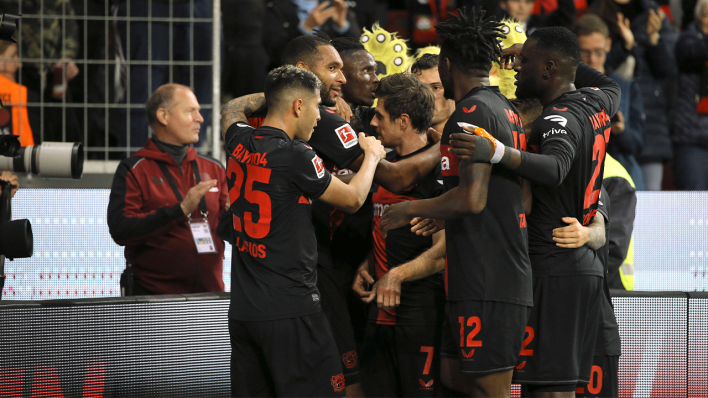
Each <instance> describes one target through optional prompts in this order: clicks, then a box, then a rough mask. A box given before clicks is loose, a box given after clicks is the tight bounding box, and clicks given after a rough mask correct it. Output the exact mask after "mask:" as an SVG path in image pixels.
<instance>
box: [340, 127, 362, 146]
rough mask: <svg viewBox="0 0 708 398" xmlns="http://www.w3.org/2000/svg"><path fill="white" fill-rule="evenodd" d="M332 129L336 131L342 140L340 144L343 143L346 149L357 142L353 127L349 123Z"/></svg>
mask: <svg viewBox="0 0 708 398" xmlns="http://www.w3.org/2000/svg"><path fill="white" fill-rule="evenodd" d="M334 131H335V132H336V133H337V137H338V138H339V141H341V142H342V145H344V148H346V149H349V148H351V147H353V146H354V145H356V144H358V143H359V139H358V138H357V136H356V132H354V129H353V128H352V126H350V125H349V123H347V124H345V125H343V126H342V127H340V128H338V129H336V130H334Z"/></svg>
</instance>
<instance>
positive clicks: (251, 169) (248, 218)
mask: <svg viewBox="0 0 708 398" xmlns="http://www.w3.org/2000/svg"><path fill="white" fill-rule="evenodd" d="M270 171H271V170H270V169H266V168H265V167H259V166H254V165H252V164H246V176H247V178H246V184H245V189H243V188H244V183H243V182H244V181H243V180H244V174H243V168H241V165H240V164H239V163H238V162H237V161H235V160H233V159H229V166H228V168H227V169H226V177H227V178H229V179H231V178H233V177H232V176H233V175H234V174H235V175H236V178H235V179H234V185H233V187H231V189H229V201H230V202H231V206H233V205H234V203H235V202H236V199H238V198H239V197H240V196H241V191H242V190H243V191H244V192H243V197H244V199H246V200H247V201H248V202H249V203H252V204H255V205H258V221H257V222H254V221H253V218H254V217H253V213H251V212H250V211H246V212H244V213H243V221H244V222H243V228H242V227H241V218H240V217H239V216H237V215H235V214H234V229H235V230H236V231H239V232H241V231H243V229H245V230H246V234H248V236H250V237H251V238H254V239H262V238H265V237H266V235H268V232H270V221H271V202H270V196H268V194H267V193H265V192H263V191H257V190H254V189H253V183H254V182H260V183H263V184H268V182H270Z"/></svg>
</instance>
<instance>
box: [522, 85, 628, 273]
mask: <svg viewBox="0 0 708 398" xmlns="http://www.w3.org/2000/svg"><path fill="white" fill-rule="evenodd" d="M615 97H616V98H615ZM613 103H615V104H616V103H619V97H618V93H615V92H614V91H609V90H608V91H603V90H600V89H597V88H582V89H580V90H576V91H571V92H568V93H565V94H563V95H561V96H560V97H558V98H557V99H556V100H554V101H552V102H551V103H550V104H548V105H547V106H546V107H545V108H544V110H543V113H542V114H541V116H539V117H538V119H536V121H535V122H534V127H533V131H532V132H531V134H530V136H529V144H530V146H531V150H532V151H534V152H540V153H544V148H545V147H546V146H548V145H549V144H552V146H553V147H554V150H558V151H562V152H564V155H565V156H567V157H568V158H569V159H572V163H571V165H570V169H569V170H568V173H567V175H566V176H565V179H564V180H563V182H562V183H561V184H560V185H559V186H544V185H540V184H533V210H532V211H531V214H530V216H529V255H530V258H531V264H532V266H533V273H534V276H557V275H597V276H600V277H602V276H604V274H603V268H602V263H601V262H600V260H599V259H598V258H597V255H596V253H595V252H594V251H592V250H591V249H590V248H589V247H587V246H583V247H580V248H577V249H565V248H561V247H558V246H556V243H555V242H554V241H553V229H555V228H560V227H565V226H567V224H566V223H564V222H563V221H562V218H563V217H575V218H576V219H577V220H578V221H579V222H581V223H582V224H583V225H586V226H587V225H588V224H590V223H591V222H592V219H593V218H594V217H595V214H596V213H597V199H598V196H599V195H600V188H601V186H602V176H603V171H604V165H605V146H606V144H607V141H608V139H609V138H610V127H611V123H610V118H611V117H612V116H613V115H614V110H613V109H614V108H613ZM546 149H547V148H546Z"/></svg>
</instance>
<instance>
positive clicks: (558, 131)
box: [543, 129, 568, 138]
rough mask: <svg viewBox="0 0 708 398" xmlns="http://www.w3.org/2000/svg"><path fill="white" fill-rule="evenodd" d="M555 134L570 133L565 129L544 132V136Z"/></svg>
mask: <svg viewBox="0 0 708 398" xmlns="http://www.w3.org/2000/svg"><path fill="white" fill-rule="evenodd" d="M553 134H568V133H567V132H566V131H565V130H563V129H550V130H549V131H548V132H547V133H543V138H546V137H548V136H549V135H553Z"/></svg>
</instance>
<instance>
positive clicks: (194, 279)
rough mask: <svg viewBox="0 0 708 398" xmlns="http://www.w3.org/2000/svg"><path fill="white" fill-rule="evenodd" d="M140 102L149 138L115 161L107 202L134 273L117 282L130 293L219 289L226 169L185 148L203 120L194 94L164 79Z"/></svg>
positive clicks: (112, 229)
mask: <svg viewBox="0 0 708 398" xmlns="http://www.w3.org/2000/svg"><path fill="white" fill-rule="evenodd" d="M145 108H146V112H147V119H148V124H150V126H151V127H152V129H153V130H154V132H155V136H154V137H153V138H151V139H149V140H148V142H147V145H146V146H145V148H143V149H141V150H139V151H138V152H136V153H135V154H134V155H133V156H132V157H130V158H128V159H125V160H123V161H121V163H120V165H119V166H118V170H117V171H116V175H115V177H114V179H113V186H112V188H111V196H110V202H109V203H108V228H109V230H110V233H111V236H112V237H113V240H115V241H116V243H118V244H119V245H121V246H125V256H126V259H127V261H128V262H129V264H131V265H132V267H131V268H132V273H133V275H134V281H130V280H126V279H130V278H121V279H122V281H121V282H122V283H121V285H122V287H124V288H126V290H129V289H127V286H130V283H131V282H132V285H133V289H132V294H134V295H145V294H181V293H200V292H214V291H223V290H224V282H223V280H222V266H223V255H224V243H223V241H222V240H221V239H219V238H218V237H217V235H216V228H217V225H218V223H219V219H220V217H221V216H222V215H223V214H224V212H225V207H226V204H227V188H226V173H225V172H224V168H223V166H222V165H221V164H220V163H219V162H217V161H216V160H214V159H211V158H208V157H205V156H202V155H199V154H197V151H196V150H195V149H194V148H191V147H190V146H189V145H191V144H196V143H197V142H198V141H199V127H200V125H201V124H202V123H203V122H204V119H203V118H202V116H201V114H200V113H199V109H200V108H199V103H198V102H197V98H196V96H195V95H194V93H193V92H192V90H190V89H189V88H188V87H186V86H182V85H179V84H165V85H163V86H160V87H159V88H158V89H157V90H155V92H154V93H153V94H152V96H151V97H150V99H148V101H147V104H146V105H145ZM127 275H129V273H127ZM129 293H130V292H128V291H126V294H129Z"/></svg>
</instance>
